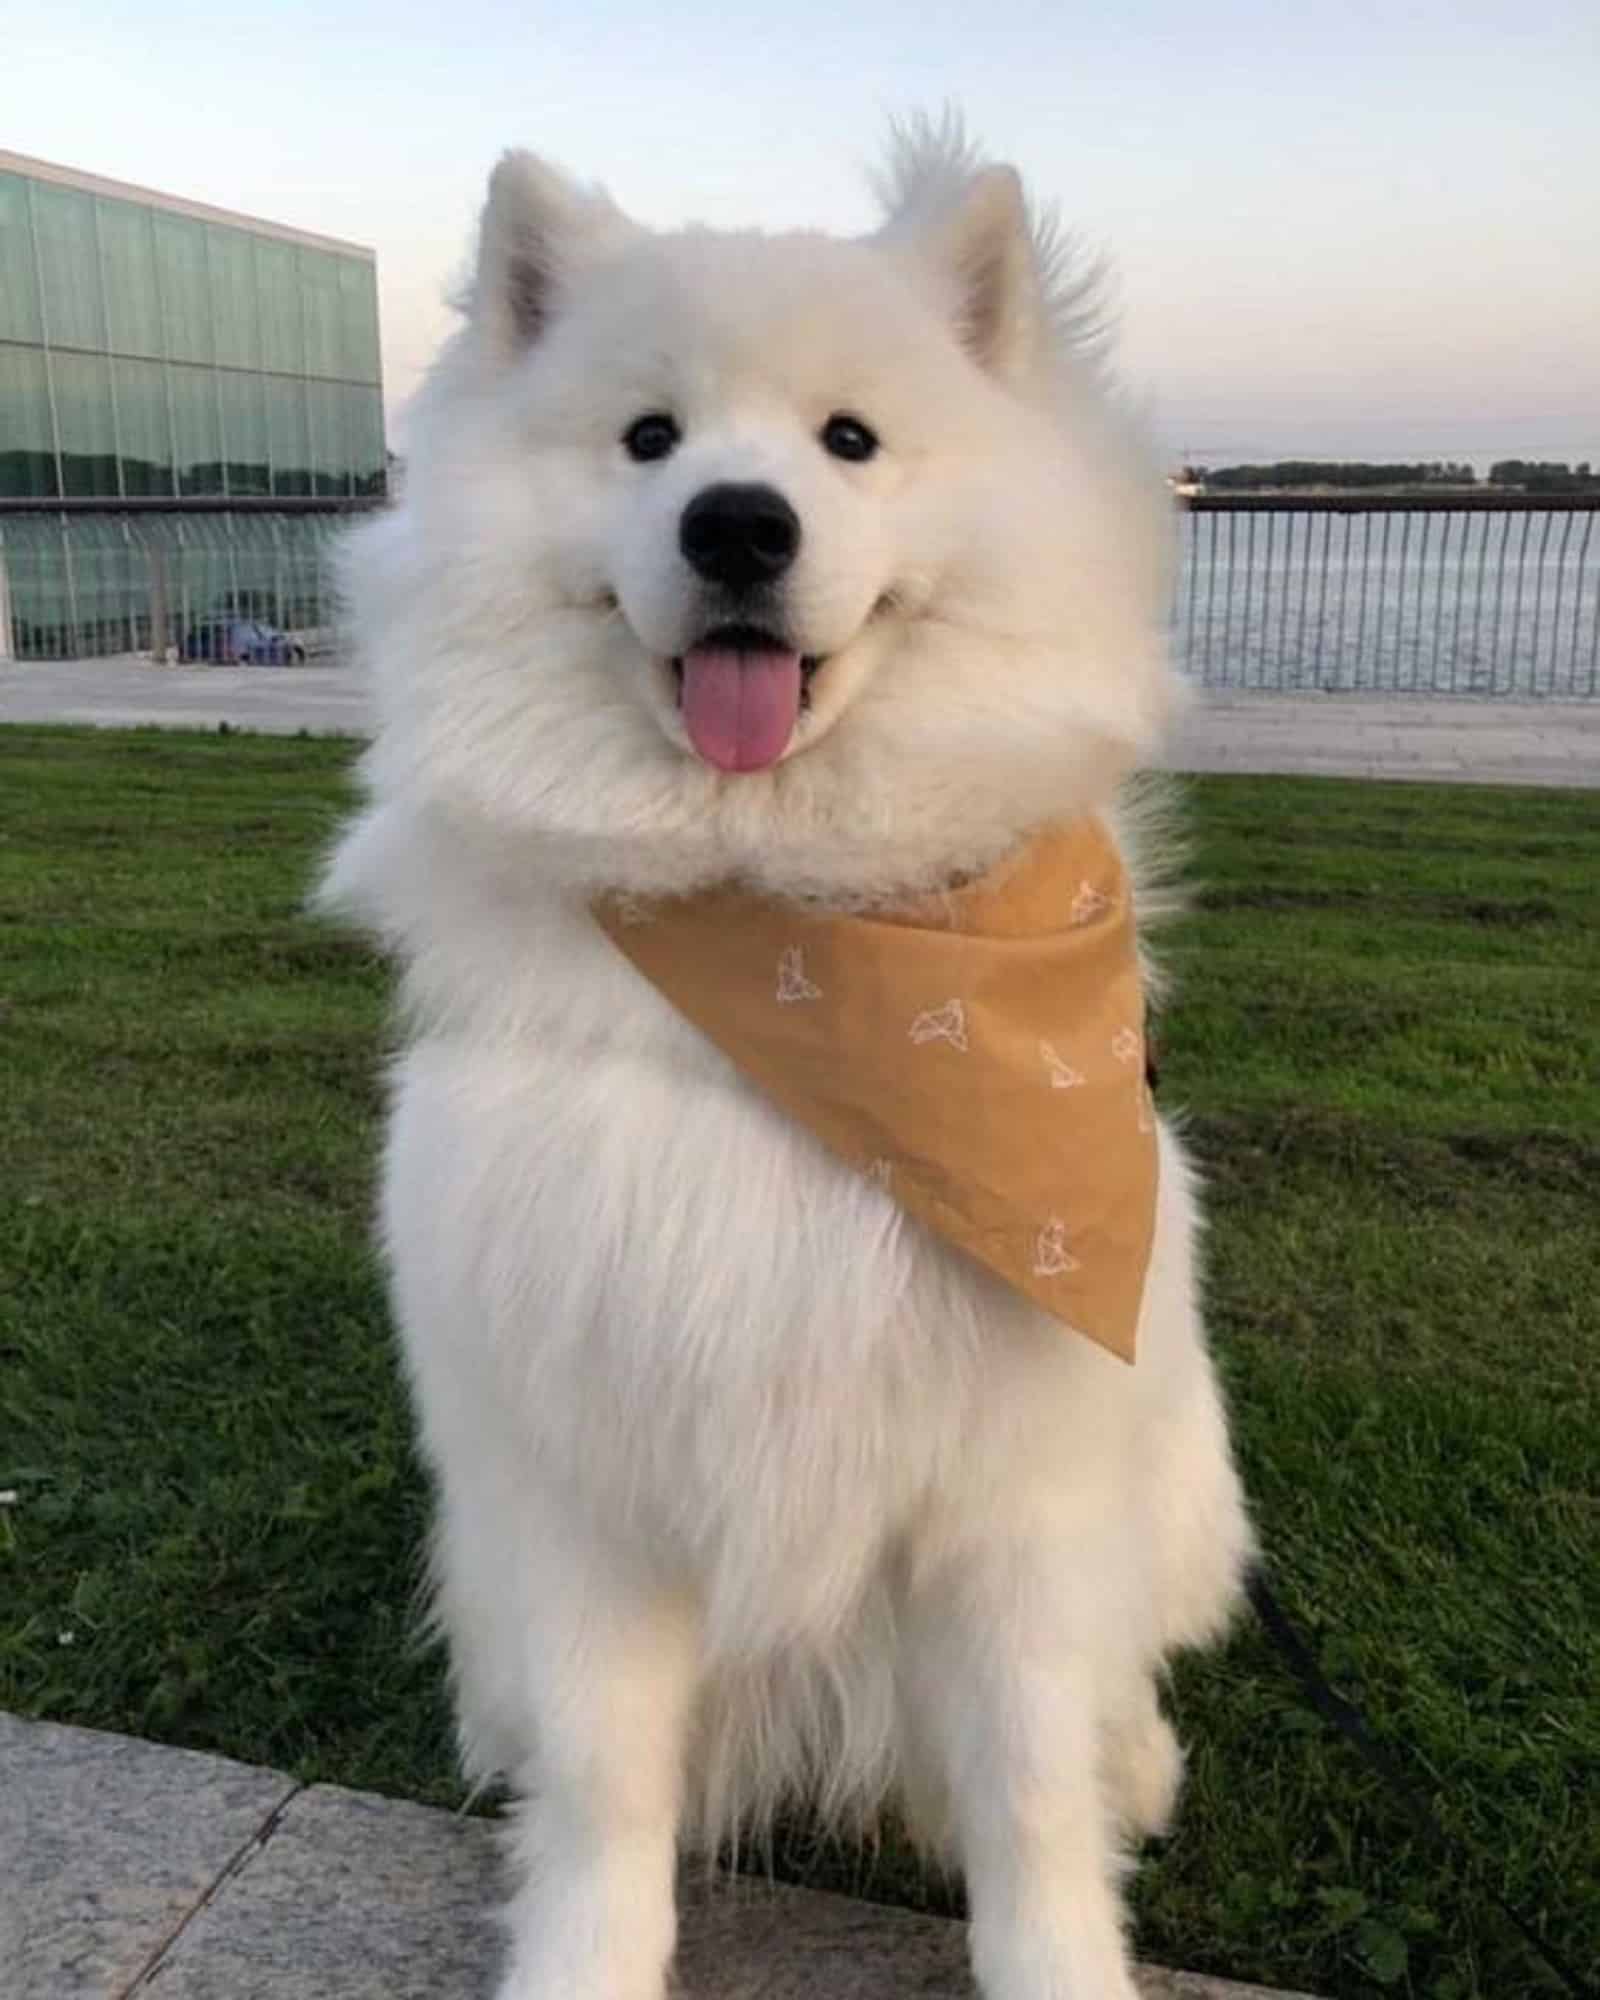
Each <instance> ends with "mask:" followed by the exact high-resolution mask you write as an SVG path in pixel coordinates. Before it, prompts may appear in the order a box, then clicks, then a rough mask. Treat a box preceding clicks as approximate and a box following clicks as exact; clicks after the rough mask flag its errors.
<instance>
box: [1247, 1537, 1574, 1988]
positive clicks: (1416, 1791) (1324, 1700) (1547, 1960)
mask: <svg viewBox="0 0 1600 2000" xmlns="http://www.w3.org/2000/svg"><path fill="white" fill-rule="evenodd" d="M1245 1590H1246V1592H1247V1594H1248V1596H1249V1599H1250V1603H1251V1605H1252V1606H1253V1608H1254V1610H1255V1614H1256V1616H1257V1617H1258V1618H1259V1619H1260V1620H1261V1623H1262V1626H1263V1628H1264V1629H1265V1631H1266V1634H1267V1637H1268V1638H1269V1639H1270V1640H1271V1641H1272V1643H1273V1645H1274V1646H1276V1647H1277V1649H1278V1651H1279V1652H1280V1653H1281V1654H1282V1656H1283V1658H1284V1661H1285V1662H1286V1664H1287V1665H1288V1667H1289V1670H1290V1672H1291V1673H1292V1674H1293V1675H1294V1677H1295V1679H1296V1680H1297V1681H1298V1682H1299V1683H1300V1687H1301V1689H1302V1691H1303V1692H1304V1694H1305V1697H1306V1699H1307V1700H1308V1701H1309V1702H1310V1703H1311V1706H1312V1707H1313V1708H1314V1709H1315V1710H1316V1711H1317V1713H1318V1715H1320V1716H1321V1717H1322V1719H1323V1721H1324V1722H1327V1723H1330V1724H1331V1725H1332V1726H1333V1728H1335V1729H1336V1730H1337V1731H1338V1732H1339V1734H1340V1735H1341V1736H1342V1737H1344V1739H1345V1741H1346V1742H1347V1743H1349V1744H1350V1745H1351V1747H1352V1748H1353V1749H1354V1750H1355V1752H1356V1754H1357V1755H1358V1756H1359V1757H1360V1758H1361V1761H1362V1762H1363V1763H1364V1764H1365V1765H1366V1766H1367V1768H1368V1770H1369V1771H1371V1772H1372V1773H1373V1774H1374V1776H1376V1777H1378V1778H1381V1779H1382V1781H1383V1784H1384V1787H1385V1789H1386V1790H1387V1791H1389V1792H1390V1793H1392V1794H1393V1796H1394V1798H1395V1800H1396V1802H1397V1803H1398V1804H1400V1805H1401V1806H1403V1807H1404V1808H1405V1811H1406V1815H1407V1817H1408V1818H1409V1819H1410V1821H1411V1823H1412V1825H1413V1826H1415V1827H1416V1828H1417V1830H1418V1832H1420V1833H1422V1834H1423V1835H1424V1836H1425V1837H1426V1838H1427V1839H1428V1840H1429V1842H1430V1843H1431V1844H1432V1845H1433V1846H1434V1847H1436V1848H1440V1849H1442V1850H1443V1851H1444V1852H1445V1853H1446V1854H1448V1855H1450V1856H1451V1857H1452V1858H1455V1856H1456V1854H1457V1848H1456V1843H1455V1842H1453V1841H1452V1840H1451V1839H1450V1837H1449V1835H1448V1834H1447V1833H1446V1832H1445V1830H1444V1828H1443V1827H1442V1826H1440V1824H1439V1821H1438V1819H1437V1817H1436V1816H1435V1814H1434V1810H1433V1807H1432V1806H1431V1805H1430V1804H1429V1802H1428V1800H1427V1798H1426V1796H1425V1795H1424V1794H1423V1792H1422V1791H1421V1789H1420V1788H1419V1787H1418V1785H1417V1784H1416V1783H1415V1781H1414V1780H1413V1779H1412V1778H1411V1777H1410V1776H1409V1775H1408V1774H1407V1773H1406V1771H1405V1770H1404V1769H1403V1768H1402V1767H1401V1765H1400V1764H1399V1762H1398V1761H1397V1760H1396V1759H1395V1757H1394V1756H1393V1754H1392V1753H1391V1752H1390V1751H1389V1750H1388V1749H1387V1748H1386V1746H1385V1745H1384V1744H1383V1742H1382V1741H1381V1740H1380V1739H1379V1738H1378V1737H1377V1736H1376V1735H1375V1734H1374V1733H1373V1730H1372V1727H1371V1725H1370V1724H1369V1723H1368V1721H1367V1719H1366V1717H1365V1716H1364V1715H1363V1714H1362V1713H1361V1711H1360V1709H1358V1708H1356V1707H1355V1706H1354V1705H1353V1704H1352V1703H1351V1702H1348V1701H1346V1700H1345V1698H1344V1696H1343V1695H1341V1694H1340V1693H1339V1691H1338V1690H1337V1689H1336V1688H1335V1687H1334V1686H1333V1685H1332V1684H1331V1683H1330V1682H1329V1680H1328V1678H1327V1676H1326V1675H1325V1674H1324V1673H1323V1671H1322V1668H1321V1667H1320V1666H1319V1665H1318V1664H1317V1657H1316V1655H1315V1653H1313V1651H1312V1650H1311V1647H1310V1645H1309V1643H1308V1642H1307V1641H1306V1639H1305V1638H1304V1637H1303V1636H1302V1634H1301V1633H1300V1631H1299V1630H1298V1628H1297V1627H1296V1625H1295V1624H1294V1621H1293V1620H1292V1619H1291V1618H1290V1616H1289V1614H1288V1612H1286V1611H1285V1610H1284V1608H1283V1606H1282V1605H1281V1604H1280V1603H1279V1601H1278V1598H1277V1596H1276V1594H1275V1592H1274V1591H1273V1589H1272V1586H1271V1585H1270V1584H1269V1583H1268V1581H1267V1577H1266V1572H1265V1570H1263V1569H1262V1568H1261V1567H1260V1565H1259V1564H1257V1565H1254V1566H1252V1568H1251V1569H1250V1571H1249V1573H1248V1575H1247V1576H1246V1578H1245ZM1474 1858H1475V1857H1474ZM1483 1893H1484V1895H1485V1896H1486V1897H1487V1898H1488V1900H1489V1901H1490V1902H1491V1903H1492V1904H1493V1905H1494V1907H1495V1908H1496V1909H1497V1910H1498V1911H1499V1912H1500V1914H1501V1916H1503V1917H1504V1918H1505V1919H1506V1921H1507V1922H1508V1923H1510V1924H1511V1925H1512V1926H1513V1927H1514V1928H1515V1929H1516V1930H1517V1931H1518V1932H1519V1933H1520V1934H1521V1936H1522V1938H1523V1940H1524V1942H1525V1943H1526V1944H1527V1945H1528V1947H1529V1949H1530V1950H1531V1951H1532V1952H1533V1953H1534V1954H1535V1955H1536V1956H1537V1957H1538V1958H1540V1959H1541V1960H1542V1961H1543V1962H1544V1964H1545V1965H1547V1966H1548V1967H1549V1968H1550V1970H1551V1971H1552V1972H1553V1973H1554V1974H1555V1976H1556V1978H1557V1979H1559V1980H1560V1982H1561V1984H1562V1985H1563V1986H1564V1987H1565V1988H1566V1989H1567V1991H1568V1992H1569V1993H1570V1994H1572V1995H1573V1996H1574V2000H1600V1994H1597V1993H1596V1989H1595V1988H1594V1987H1593V1986H1592V1985H1590V1983H1589V1982H1588V1981H1587V1980H1586V1979H1584V1978H1583V1976H1582V1975H1581V1974H1580V1973H1579V1972H1578V1971H1577V1970H1576V1969H1575V1968H1574V1967H1573V1966H1572V1965H1570V1964H1569V1963H1568V1962H1567V1960H1566V1959H1565V1958H1563V1957H1562V1955H1561V1953H1560V1952H1558V1951H1557V1950H1556V1948H1555V1946H1554V1945H1552V1944H1547V1943H1546V1941H1545V1940H1544V1938H1543V1937H1541V1936H1540V1934H1539V1932H1538V1931H1537V1930H1536V1929H1535V1927H1534V1925H1533V1923H1532V1922H1531V1921H1530V1920H1529V1919H1528V1918H1527V1917H1525V1916H1523V1915H1522V1913H1521V1911H1520V1910H1517V1909H1516V1908H1514V1907H1513V1906H1512V1905H1511V1904H1510V1903H1508V1902H1507V1901H1506V1900H1505V1898H1504V1897H1503V1896H1499V1895H1496V1893H1495V1892H1494V1890H1493V1889H1489V1888H1485V1890H1484V1892H1483Z"/></svg>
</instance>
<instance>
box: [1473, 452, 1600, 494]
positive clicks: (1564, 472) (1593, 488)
mask: <svg viewBox="0 0 1600 2000" xmlns="http://www.w3.org/2000/svg"><path fill="white" fill-rule="evenodd" d="M1489 484H1490V485H1491V486H1518V487H1521V489H1522V491H1523V492H1524V493H1594V492H1600V474H1596V473H1595V472H1594V471H1593V470H1592V469H1591V467H1590V465H1589V461H1588V459H1584V460H1583V461H1582V463H1581V464H1578V465H1566V464H1564V463H1563V464H1559V465H1558V464H1556V463H1555V462H1554V461H1553V460H1550V459H1546V458H1501V459H1497V460H1496V461H1495V463H1494V464H1493V465H1491V466H1490V468H1489Z"/></svg>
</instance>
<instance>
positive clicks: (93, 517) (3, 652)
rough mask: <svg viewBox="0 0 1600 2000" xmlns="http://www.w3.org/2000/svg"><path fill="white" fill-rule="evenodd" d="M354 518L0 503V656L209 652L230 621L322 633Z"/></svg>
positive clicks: (312, 511) (344, 512) (276, 510)
mask: <svg viewBox="0 0 1600 2000" xmlns="http://www.w3.org/2000/svg"><path fill="white" fill-rule="evenodd" d="M353 511H354V510H352V509H350V508H348V507H346V508H340V509H323V508H316V507H305V508H302V509H300V510H298V511H290V510H289V509H287V508H285V507H284V506H283V505H282V504H281V503H280V504H279V505H277V506H273V507H265V508H257V509H254V510H252V509H249V508H247V507H246V506H244V505H242V504H241V503H240V502H238V501H233V502H229V503H227V504H226V505H225V506H224V505H223V504H221V503H218V504H216V505H214V506H211V507H207V505H206V503H205V502H204V501H192V500H191V501H187V502H185V503H184V504H183V506H182V507H181V508H179V507H177V506H171V505H162V504H159V503H158V504H155V505H151V506H148V507H145V508H142V509H140V510H138V511H137V512H136V511H134V510H133V509H131V508H128V507H125V506H124V507H121V508H91V507H82V508H72V509H67V508H41V507H31V508H28V509H27V510H26V511H24V510H21V509H19V510H17V511H15V512H13V511H10V510H7V509H4V508H0V658H4V657H6V656H7V654H8V652H9V654H10V656H11V657H12V658H15V659H19V660H53V659H83V658H87V657H91V656H93V655H96V654H103V653H150V654H152V655H154V657H156V658H157V659H162V658H165V657H167V655H168V654H169V652H171V653H176V654H177V655H179V656H180V657H194V656H197V655H198V656H201V657H210V656H212V655H213V654H214V653H215V651H216V636H215V635H216V633H217V632H218V630H219V628H220V627H221V626H222V625H223V624H224V623H225V621H227V620H229V619H232V618H249V619H256V620H261V621H263V622H264V623H266V624H269V625H272V626H275V627H276V628H277V629H278V630H279V631H282V632H286V633H290V634H293V635H294V636H295V637H297V638H308V637H313V636H314V635H318V634H321V633H323V632H326V631H327V630H328V628H329V627H330V626H331V624H332V621H333V618H334V587H333V575H332V556H333V552H334V549H335V546H336V537H337V536H338V534H339V532H340V530H341V529H342V528H344V527H347V526H348V525H349V522H350V517H351V513H352V512H353Z"/></svg>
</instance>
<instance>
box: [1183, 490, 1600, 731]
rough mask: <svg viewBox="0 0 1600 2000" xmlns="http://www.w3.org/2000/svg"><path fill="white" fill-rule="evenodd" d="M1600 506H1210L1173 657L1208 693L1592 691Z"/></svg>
mask: <svg viewBox="0 0 1600 2000" xmlns="http://www.w3.org/2000/svg"><path fill="white" fill-rule="evenodd" d="M1597 514H1600V495H1596V494H1574V495H1565V494H1564V495H1551V496H1549V497H1546V496H1544V495H1536V494H1493V493H1451V494H1440V495H1438V496H1436V497H1427V496H1420V495H1419V496H1417V497H1415V498H1412V497H1404V498H1402V497H1397V496H1392V495H1386V496H1378V495H1374V496H1371V497H1368V496H1365V495H1361V494H1354V493H1340V494H1327V495H1321V494H1317V495H1310V494H1307V495H1298V494H1297V495H1292V496H1291V495H1283V496H1280V495H1277V494H1240V495H1233V494H1228V495H1223V494H1203V495H1194V496H1192V497H1191V498H1189V500H1188V501H1187V502H1186V507H1185V520H1184V524H1183V566H1182V570H1181V572H1180V576H1179V581H1178V590H1177V597H1176V602H1175V605H1174V613H1173V617H1174V631H1175V638H1176V644H1177V653H1178V658H1179V660H1180V663H1181V664H1182V665H1183V666H1184V667H1185V668H1186V670H1187V672H1188V673H1189V675H1190V676H1191V678H1193V679H1194V680H1196V681H1198V682H1199V683H1200V684H1201V685H1202V686H1204V687H1212V688H1265V689H1273V690H1278V691H1281V692H1285V693H1291V692H1295V691H1300V690H1306V691H1310V690H1317V691H1323V692H1330V693H1331V692H1336V693H1357V692H1368V693H1376V694H1408V695H1409V694H1416V695H1427V694H1447V695H1449V694H1454V695H1503V696H1505V695H1509V696H1519V697H1522V698H1524V699H1539V698H1551V697H1554V698H1557V699H1586V698H1589V697H1592V696H1595V695H1597V694H1600V527H1597V524H1596V516H1597Z"/></svg>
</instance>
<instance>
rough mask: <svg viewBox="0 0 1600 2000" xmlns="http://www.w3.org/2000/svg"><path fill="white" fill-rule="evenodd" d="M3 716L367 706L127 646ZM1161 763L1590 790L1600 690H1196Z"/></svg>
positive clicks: (350, 727)
mask: <svg viewBox="0 0 1600 2000" xmlns="http://www.w3.org/2000/svg"><path fill="white" fill-rule="evenodd" d="M0 722H77V723H93V724H99V725H102V726H105V727H108V728H126V727H130V726H134V725H138V724H141V723H154V724H157V725H159V726H162V727H165V728H170V729H208V730H211V729H216V728H217V727H218V726H219V725H220V724H222V723H227V724H228V725H229V726H230V727H231V728H235V729H259V730H265V731H269V732H272V733H277V734H287V735H293V734H296V733H297V732H299V731H300V730H310V731H311V732H313V733H314V734H324V733H326V734H338V735H350V736H361V735H363V734H365V733H366V731H367V730H368V728H369V727H370V705H369V702H368V697H367V692H366V688H365V685H364V682H363V680H362V677H361V674H360V671H359V670H358V669H357V668H356V667H354V666H352V665H351V664H349V663H348V662H340V661H338V660H333V661H330V662H327V663H323V662H320V661H319V662H318V663H316V664H314V665H310V666H300V667H206V666H183V667H163V666H157V665H154V664H153V663H152V662H151V661H149V660H148V659H145V658H143V657H141V656H140V655H138V654H126V655H121V656H118V657H116V658H113V659H102V660H41V661H23V662H18V661H0ZM1165 761H1166V763H1167V764H1168V766H1169V767H1170V768H1172V769H1173V770H1178V771H1234V772H1239V773H1245V772H1251V773H1261V774H1269V775H1270V774H1274V773H1276V774H1282V775H1321V776H1325V777H1343V778H1413V779H1426V780H1448V781H1450V782H1452V783H1457V784H1462V783H1477V784H1497V785H1543V786H1560V787H1568V788H1577V789H1588V788H1591V787H1600V700H1595V701H1589V702H1583V701H1501V700H1491V699H1489V698H1483V699H1480V700H1474V701H1467V700H1462V699H1459V698H1454V697H1451V696H1448V695H1414V696H1384V695H1366V694H1274V693H1271V692H1269V691H1258V690H1224V689H1202V690H1199V691H1198V692H1197V693H1196V695H1195V697H1194V704H1193V707H1192V709H1191V712H1190V713H1189V714H1188V715H1187V716H1186V717H1185V718H1184V720H1183V721H1182V723H1181V724H1180V725H1179V727H1178V729H1177V730H1176V731H1175V733H1174V736H1173V740H1172V744H1171V746H1170V748H1169V751H1168V753H1167V756H1166V759H1165Z"/></svg>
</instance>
